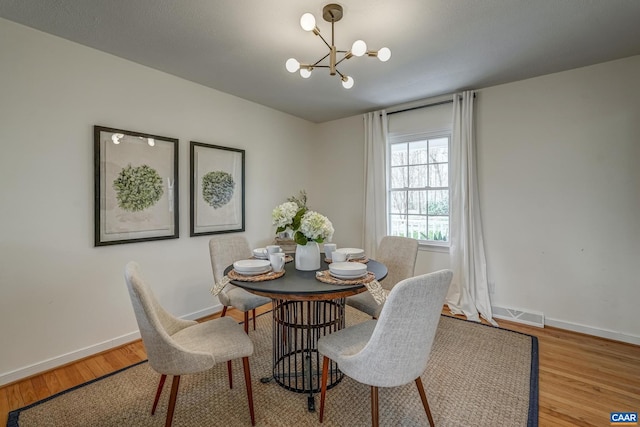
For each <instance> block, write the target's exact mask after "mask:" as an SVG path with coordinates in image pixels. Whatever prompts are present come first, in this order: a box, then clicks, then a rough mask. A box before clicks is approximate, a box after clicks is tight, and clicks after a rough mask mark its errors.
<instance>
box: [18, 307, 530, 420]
mask: <svg viewBox="0 0 640 427" xmlns="http://www.w3.org/2000/svg"><path fill="white" fill-rule="evenodd" d="M364 320H368V318H367V317H366V316H365V315H363V314H362V313H360V312H358V311H356V310H354V309H352V308H350V307H347V325H350V324H355V323H358V322H361V321H364ZM249 335H250V337H251V338H252V340H253V342H254V344H255V353H254V355H253V356H252V357H251V358H250V359H249V360H250V364H251V375H252V379H253V383H252V385H253V398H254V407H255V413H256V425H257V426H287V427H288V426H300V425H305V426H306V425H317V424H318V413H317V412H316V413H310V412H308V410H307V394H298V393H294V392H291V391H287V390H285V389H283V388H282V387H280V386H279V385H278V384H276V383H275V382H274V381H271V382H270V383H267V384H263V383H261V382H260V378H262V377H266V376H270V373H271V369H272V353H271V349H272V339H271V314H270V313H267V314H265V315H262V316H260V317H259V318H258V319H257V330H256V331H253V330H250V333H249ZM537 358H538V355H537V341H536V338H535V337H531V336H529V335H524V334H519V333H516V332H511V331H507V330H504V329H499V328H494V327H490V326H486V325H481V324H477V323H473V322H467V321H464V320H460V319H455V318H450V317H447V316H441V318H440V324H439V326H438V330H437V334H436V338H435V342H434V345H433V350H432V353H431V358H430V361H429V364H428V367H427V369H426V371H425V372H424V374H423V375H422V381H423V384H424V387H425V391H426V394H427V398H428V400H429V405H430V407H431V412H432V414H433V417H434V421H435V423H436V425H437V426H439V427H446V426H459V427H463V426H464V427H473V426H532V427H534V426H537V412H538V408H537V397H538V396H537V394H538V389H537V376H538V370H537ZM233 366H234V368H233V369H234V370H233V379H234V382H233V389H231V390H230V389H229V384H228V378H227V369H226V363H222V364H219V365H216V366H215V367H214V368H213V369H211V370H209V371H207V372H203V373H200V374H194V375H185V376H183V377H182V378H181V381H180V390H179V393H178V400H177V404H176V412H175V415H174V421H173V425H174V426H175V427H180V426H189V427H192V426H228V427H233V426H248V425H250V420H249V409H248V404H247V396H246V389H245V385H244V376H243V371H242V362H241V361H234V363H233ZM158 380H159V374H157V373H156V372H155V371H153V370H152V369H151V368H150V367H149V365H148V363H146V362H145V363H141V364H138V365H136V366H133V367H131V368H127V369H125V370H123V371H121V372H118V373H116V374H114V375H110V376H107V377H104V378H102V379H99V380H97V381H94V382H91V383H88V384H86V385H82V386H79V387H77V388H74V389H72V390H71V391H69V392H63V393H60V394H59V395H56V396H54V397H52V398H49V399H45V400H44V401H41V402H36V403H35V404H32V405H30V406H28V407H26V408H22V409H20V410H17V411H14V412H12V413H11V414H10V415H9V423H8V426H10V427H15V426H19V427H32V426H37V427H45V426H52V427H54V426H55V427H62V426H74V427H75V426H95V427H97V426H163V425H164V421H165V416H166V409H167V402H168V398H169V392H170V385H169V384H170V381H169V380H168V381H167V383H166V384H165V388H164V391H163V394H162V397H161V399H160V403H159V405H158V409H157V411H156V414H155V415H154V416H152V415H151V414H150V411H151V405H152V403H153V397H154V394H155V390H156V387H157V385H158ZM378 399H379V400H378V401H379V412H380V425H381V426H427V425H428V421H427V417H426V415H425V412H424V409H423V407H422V404H421V401H420V396H419V394H418V391H417V388H416V386H415V383H414V382H412V383H410V384H407V385H405V386H402V387H396V388H381V389H380V390H379V397H378ZM319 406H320V395H319V394H317V395H316V408H318V409H319ZM370 411H371V409H370V388H369V386H367V385H364V384H360V383H357V382H356V381H354V380H352V379H351V378H348V377H346V376H345V377H344V379H343V380H342V382H340V383H339V384H338V385H337V386H335V387H334V388H333V389H330V390H328V391H327V400H326V407H325V420H324V423H323V425H325V426H349V427H353V426H367V425H371V412H370Z"/></svg>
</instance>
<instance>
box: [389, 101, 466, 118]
mask: <svg viewBox="0 0 640 427" xmlns="http://www.w3.org/2000/svg"><path fill="white" fill-rule="evenodd" d="M452 102H453V99H448V100H446V101H440V102H434V103H432V104H426V105H420V106H419V107H411V108H405V109H404V110H398V111H392V112H390V113H387V116H390V115H392V114H397V113H404V112H406V111H413V110H419V109H421V108H427V107H435V106H437V105H444V104H451V103H452Z"/></svg>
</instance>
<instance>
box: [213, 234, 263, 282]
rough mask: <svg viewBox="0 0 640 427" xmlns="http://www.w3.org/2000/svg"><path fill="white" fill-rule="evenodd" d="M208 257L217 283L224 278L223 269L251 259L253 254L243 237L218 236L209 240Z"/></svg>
mask: <svg viewBox="0 0 640 427" xmlns="http://www.w3.org/2000/svg"><path fill="white" fill-rule="evenodd" d="M209 255H210V256H211V268H212V269H213V279H214V280H215V281H216V282H219V281H220V280H222V278H223V277H224V269H225V268H227V267H228V266H229V265H231V264H233V263H234V262H235V261H238V260H241V259H247V258H251V257H252V256H253V252H252V251H251V248H250V247H249V243H248V242H247V239H246V238H245V237H244V236H238V235H219V236H214V237H212V238H211V240H209Z"/></svg>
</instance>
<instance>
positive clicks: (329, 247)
mask: <svg viewBox="0 0 640 427" xmlns="http://www.w3.org/2000/svg"><path fill="white" fill-rule="evenodd" d="M336 249H337V246H336V244H335V243H325V244H324V256H325V258H328V259H331V253H332V252H333V251H335V250H336Z"/></svg>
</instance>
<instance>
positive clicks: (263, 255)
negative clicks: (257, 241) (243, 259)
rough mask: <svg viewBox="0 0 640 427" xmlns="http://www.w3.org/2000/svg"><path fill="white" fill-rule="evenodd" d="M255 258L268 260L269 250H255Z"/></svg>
mask: <svg viewBox="0 0 640 427" xmlns="http://www.w3.org/2000/svg"><path fill="white" fill-rule="evenodd" d="M253 256H254V257H256V258H260V259H267V258H269V256H268V255H267V248H256V249H254V250H253Z"/></svg>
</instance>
